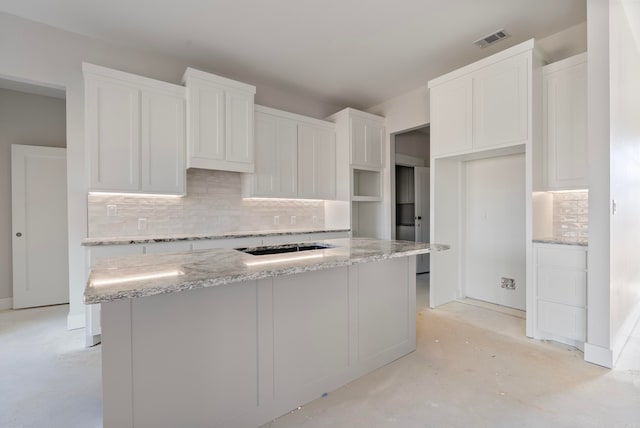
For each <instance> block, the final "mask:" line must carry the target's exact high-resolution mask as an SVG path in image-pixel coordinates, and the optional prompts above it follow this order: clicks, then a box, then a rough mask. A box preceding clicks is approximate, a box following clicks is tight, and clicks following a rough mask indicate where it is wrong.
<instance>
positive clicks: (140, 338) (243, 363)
mask: <svg viewBox="0 0 640 428" xmlns="http://www.w3.org/2000/svg"><path fill="white" fill-rule="evenodd" d="M256 307H257V281H246V282H241V283H235V284H228V285H222V286H217V287H211V288H205V289H198V290H191V291H185V292H180V293H171V294H164V295H157V296H151V297H144V298H140V299H135V300H133V301H132V326H133V328H132V331H133V349H132V356H133V357H132V359H133V373H134V381H133V402H134V406H135V407H134V421H135V426H136V427H156V428H159V427H178V426H184V427H225V428H227V427H234V426H238V427H241V426H250V425H251V424H252V423H254V422H255V417H256V413H257V407H258V365H259V362H258V360H259V358H258V331H257V329H258V322H257V311H256Z"/></svg>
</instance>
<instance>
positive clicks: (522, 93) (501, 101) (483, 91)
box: [473, 54, 531, 148]
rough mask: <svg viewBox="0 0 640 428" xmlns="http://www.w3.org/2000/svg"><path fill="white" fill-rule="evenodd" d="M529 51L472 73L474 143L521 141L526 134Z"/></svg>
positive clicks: (525, 139) (518, 142)
mask: <svg viewBox="0 0 640 428" xmlns="http://www.w3.org/2000/svg"><path fill="white" fill-rule="evenodd" d="M529 57H530V55H527V54H521V55H518V56H515V57H513V58H509V59H505V60H503V61H500V62H498V63H496V64H493V65H491V66H489V67H486V68H484V69H482V70H480V71H478V72H477V73H474V74H473V147H474V148H483V147H492V146H504V145H512V144H523V143H525V142H526V141H527V138H528V135H529V133H528V125H529V121H528V119H527V118H528V113H529V110H530V108H529V106H530V103H529V85H528V82H529V72H528V71H527V70H530V68H531V65H530V64H531V62H530V60H529Z"/></svg>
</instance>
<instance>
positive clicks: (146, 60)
mask: <svg viewBox="0 0 640 428" xmlns="http://www.w3.org/2000/svg"><path fill="white" fill-rule="evenodd" d="M0 41H2V42H1V43H0V58H2V60H1V61H0V78H5V79H9V80H19V81H26V82H31V83H36V84H41V85H43V86H52V87H55V88H64V89H66V94H67V100H66V101H67V105H66V113H67V114H66V117H67V164H68V176H67V186H68V192H69V193H68V212H69V282H70V285H69V286H70V289H69V297H70V313H69V317H68V323H67V324H68V326H69V327H70V328H78V327H82V326H83V325H84V305H83V303H82V293H83V290H84V284H85V268H84V266H85V252H84V249H83V248H82V246H81V245H80V242H81V241H82V239H83V238H85V237H86V236H87V200H86V198H87V194H86V192H87V182H88V180H87V177H86V174H87V171H86V170H85V155H86V153H85V146H84V88H83V80H82V62H83V61H86V62H91V63H95V64H99V65H103V66H106V67H111V68H115V69H118V70H122V71H127V72H131V73H135V74H140V75H143V76H147V77H151V78H155V79H159V80H164V81H167V82H172V83H179V82H180V79H181V76H182V74H183V72H184V70H185V67H187V66H192V67H195V68H201V69H203V70H205V71H210V72H213V73H215V70H211V69H210V68H205V67H201V66H200V64H194V63H187V62H186V61H184V60H182V59H179V58H173V57H168V56H163V55H157V54H154V53H150V52H140V51H136V50H133V49H130V48H128V47H126V46H121V45H116V44H111V43H107V42H103V41H100V40H97V39H92V38H89V37H85V36H81V35H78V34H75V33H70V32H67V31H63V30H59V29H56V28H53V27H50V26H47V25H43V24H40V23H36V22H33V21H29V20H25V19H22V18H18V17H16V16H13V15H8V14H5V13H0ZM227 77H230V78H233V77H234V76H227ZM247 83H250V84H254V85H256V86H257V94H256V102H257V103H259V104H262V105H267V106H273V107H277V108H281V109H284V110H289V111H294V112H299V113H303V114H306V115H309V116H313V117H319V118H322V117H326V116H328V115H329V114H331V113H334V112H335V111H337V110H340V108H339V107H335V106H329V105H326V104H323V103H318V102H315V101H314V100H309V99H306V98H303V97H299V96H296V95H295V94H290V93H286V92H283V91H280V90H278V89H277V88H273V87H267V86H266V85H261V84H260V83H259V82H247Z"/></svg>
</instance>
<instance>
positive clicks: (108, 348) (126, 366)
mask: <svg viewBox="0 0 640 428" xmlns="http://www.w3.org/2000/svg"><path fill="white" fill-rule="evenodd" d="M101 309H102V310H101V312H102V313H101V318H102V327H103V331H102V413H103V415H104V416H103V425H104V427H105V428H111V427H114V428H115V427H117V428H132V427H133V392H132V381H133V377H132V366H131V300H117V301H114V302H109V303H103V304H102V308H101Z"/></svg>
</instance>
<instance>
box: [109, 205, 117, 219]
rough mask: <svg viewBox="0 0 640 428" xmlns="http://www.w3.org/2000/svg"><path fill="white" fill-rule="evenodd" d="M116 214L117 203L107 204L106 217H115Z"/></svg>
mask: <svg viewBox="0 0 640 428" xmlns="http://www.w3.org/2000/svg"><path fill="white" fill-rule="evenodd" d="M117 215H118V206H117V205H107V217H115V216H117Z"/></svg>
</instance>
